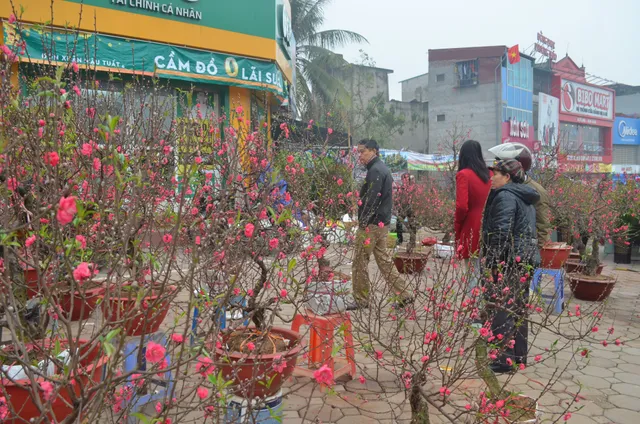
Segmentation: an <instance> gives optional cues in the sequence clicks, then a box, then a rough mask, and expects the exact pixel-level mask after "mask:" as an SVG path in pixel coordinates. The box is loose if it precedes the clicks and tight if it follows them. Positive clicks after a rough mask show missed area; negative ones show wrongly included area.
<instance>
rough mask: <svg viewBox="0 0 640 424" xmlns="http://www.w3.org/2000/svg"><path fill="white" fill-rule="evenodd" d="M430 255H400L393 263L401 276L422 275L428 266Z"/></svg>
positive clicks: (397, 255)
mask: <svg viewBox="0 0 640 424" xmlns="http://www.w3.org/2000/svg"><path fill="white" fill-rule="evenodd" d="M427 260H429V255H428V254H426V253H398V254H396V256H395V257H394V258H393V263H394V265H395V266H396V269H397V270H398V272H399V273H400V274H413V273H417V274H419V273H421V272H422V271H423V270H424V267H425V266H426V265H427Z"/></svg>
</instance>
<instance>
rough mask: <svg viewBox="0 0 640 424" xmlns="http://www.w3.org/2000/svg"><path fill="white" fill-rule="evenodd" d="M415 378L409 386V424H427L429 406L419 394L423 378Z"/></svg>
mask: <svg viewBox="0 0 640 424" xmlns="http://www.w3.org/2000/svg"><path fill="white" fill-rule="evenodd" d="M414 377H416V378H415V379H414V381H413V383H412V384H411V394H410V395H409V403H410V404H411V424H429V423H430V421H429V405H428V404H427V402H426V401H425V400H424V397H423V396H422V393H421V392H420V386H421V385H422V384H424V378H417V377H418V376H414Z"/></svg>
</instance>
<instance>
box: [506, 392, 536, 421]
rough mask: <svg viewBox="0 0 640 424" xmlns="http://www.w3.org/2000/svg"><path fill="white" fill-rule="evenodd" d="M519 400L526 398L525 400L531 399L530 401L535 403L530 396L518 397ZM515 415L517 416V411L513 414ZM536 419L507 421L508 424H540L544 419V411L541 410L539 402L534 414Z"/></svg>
mask: <svg viewBox="0 0 640 424" xmlns="http://www.w3.org/2000/svg"><path fill="white" fill-rule="evenodd" d="M517 397H518V398H524V399H529V401H530V402H531V403H533V402H534V399H533V398H531V397H529V396H525V395H518V396H517ZM513 413H514V414H517V413H518V412H517V411H514V412H513ZM534 415H535V417H534V418H531V419H517V420H516V421H512V420H507V422H508V423H509V424H536V423H539V422H540V420H541V419H542V411H541V410H540V405H538V402H537V401H536V402H535V412H534Z"/></svg>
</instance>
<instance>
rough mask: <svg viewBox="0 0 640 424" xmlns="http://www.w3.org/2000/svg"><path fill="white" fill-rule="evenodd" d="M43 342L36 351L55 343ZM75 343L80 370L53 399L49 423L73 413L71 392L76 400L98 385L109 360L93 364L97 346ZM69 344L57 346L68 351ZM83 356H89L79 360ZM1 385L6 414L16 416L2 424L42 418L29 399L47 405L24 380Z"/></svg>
mask: <svg viewBox="0 0 640 424" xmlns="http://www.w3.org/2000/svg"><path fill="white" fill-rule="evenodd" d="M43 342H44V343H43V344H38V346H37V347H40V346H42V347H45V348H50V347H51V345H52V344H53V343H54V342H53V341H52V340H44V341H43ZM77 343H78V344H80V346H81V347H80V357H81V359H80V363H79V365H80V366H81V367H82V372H81V373H80V372H77V370H76V371H75V372H74V373H72V374H71V382H72V384H68V385H65V386H64V387H62V388H59V390H58V392H57V394H56V398H55V399H54V400H53V401H52V404H51V411H52V412H51V413H50V414H49V419H50V420H51V421H53V422H60V421H62V420H63V419H64V418H66V417H68V416H69V415H71V413H72V411H73V409H72V408H71V407H70V406H69V405H73V402H72V401H71V393H72V391H74V392H75V393H76V396H79V395H80V389H81V388H82V389H83V390H84V391H85V393H86V392H87V391H89V390H90V389H91V387H92V386H95V385H97V384H100V381H101V380H102V369H103V367H104V365H105V364H106V363H107V361H108V359H109V358H107V357H106V356H103V357H101V358H100V359H98V360H97V361H96V359H97V355H98V353H99V352H100V347H99V346H97V345H96V346H90V344H89V341H88V340H78V341H77ZM68 344H69V343H68V341H67V340H60V345H61V346H62V347H63V348H64V347H67V346H68ZM83 345H84V346H83ZM30 347H32V348H34V347H36V345H27V348H30ZM86 352H89V354H88V355H86V356H85V357H84V358H82V356H83V355H85V353H86ZM79 368H80V367H78V369H79ZM44 381H46V380H45V379H44V378H39V379H37V380H36V384H39V383H41V382H44ZM2 385H3V386H4V388H3V391H4V393H6V400H7V403H8V404H9V405H10V408H9V410H10V411H12V410H13V411H15V413H16V414H17V415H11V412H9V414H10V415H9V416H8V417H7V418H6V419H5V420H4V421H3V423H4V424H18V423H20V424H22V423H25V422H29V421H30V420H31V419H34V418H40V417H41V416H42V415H41V413H40V410H39V409H38V407H37V406H36V405H35V403H34V401H33V399H32V395H34V396H40V401H41V402H42V403H43V404H45V403H46V401H45V400H44V398H43V397H42V393H41V392H39V393H35V394H34V393H33V389H32V386H31V380H28V379H25V380H16V381H10V380H8V379H2ZM4 393H3V395H4Z"/></svg>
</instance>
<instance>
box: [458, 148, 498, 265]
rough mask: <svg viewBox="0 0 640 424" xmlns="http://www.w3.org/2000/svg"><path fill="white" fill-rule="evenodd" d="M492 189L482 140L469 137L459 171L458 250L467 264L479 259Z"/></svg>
mask: <svg viewBox="0 0 640 424" xmlns="http://www.w3.org/2000/svg"><path fill="white" fill-rule="evenodd" d="M490 190H491V175H490V173H489V168H487V165H486V164H485V162H484V158H483V157H482V148H481V147H480V143H478V142H477V141H475V140H467V141H465V142H464V144H463V145H462V147H461V148H460V155H459V159H458V173H457V174H456V213H455V232H456V251H457V256H458V258H459V259H464V260H465V263H466V265H467V267H468V266H469V260H470V258H477V257H478V253H479V244H480V230H481V229H482V222H481V221H482V213H483V211H484V205H485V203H486V202H487V197H488V196H489V191H490Z"/></svg>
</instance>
